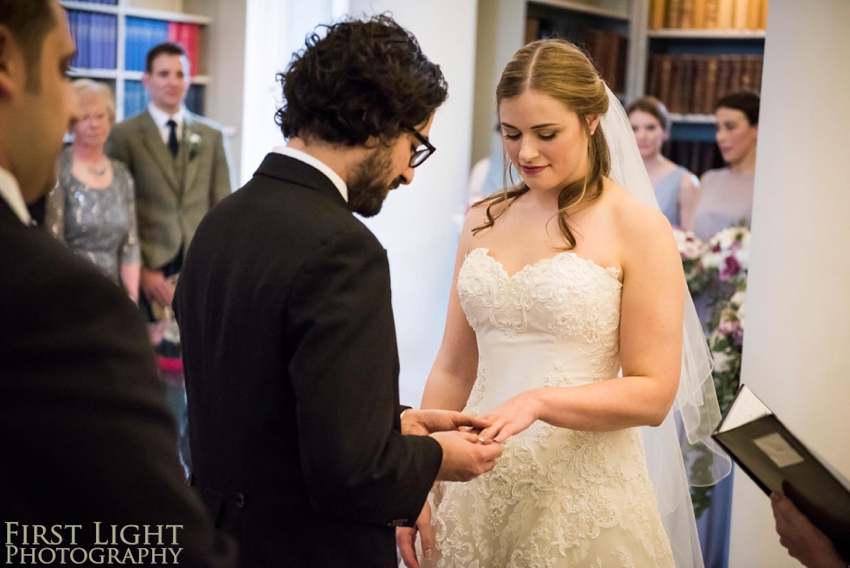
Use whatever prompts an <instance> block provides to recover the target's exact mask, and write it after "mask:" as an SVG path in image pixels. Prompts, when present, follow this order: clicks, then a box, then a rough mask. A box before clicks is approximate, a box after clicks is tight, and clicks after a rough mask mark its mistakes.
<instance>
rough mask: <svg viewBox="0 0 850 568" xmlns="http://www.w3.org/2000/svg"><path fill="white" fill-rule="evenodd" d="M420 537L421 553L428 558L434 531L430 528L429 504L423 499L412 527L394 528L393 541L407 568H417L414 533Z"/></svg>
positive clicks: (430, 555)
mask: <svg viewBox="0 0 850 568" xmlns="http://www.w3.org/2000/svg"><path fill="white" fill-rule="evenodd" d="M417 531H418V532H419V537H420V538H421V539H422V553H423V556H425V558H427V559H430V558H431V557H432V556H433V555H434V532H433V530H432V529H431V505H429V504H428V501H425V506H424V507H422V512H421V513H419V518H417V519H416V525H414V526H413V527H397V528H396V530H395V542H396V546H398V551H399V553H400V554H401V560H402V561H403V562H404V565H405V566H406V567H407V568H419V559H418V558H416V533H417Z"/></svg>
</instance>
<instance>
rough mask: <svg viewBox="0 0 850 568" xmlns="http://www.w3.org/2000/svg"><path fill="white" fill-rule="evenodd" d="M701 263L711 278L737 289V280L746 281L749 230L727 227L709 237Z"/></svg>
mask: <svg viewBox="0 0 850 568" xmlns="http://www.w3.org/2000/svg"><path fill="white" fill-rule="evenodd" d="M702 264H703V267H705V270H706V271H707V272H708V273H709V278H710V279H711V280H715V281H718V282H723V283H729V286H731V289H733V290H737V287H738V284H739V282H740V281H746V279H747V271H748V270H749V267H750V230H749V229H747V228H746V227H729V228H728V229H723V230H722V231H720V232H719V233H717V234H716V235H714V236H713V237H711V238H710V239H709V240H708V245H707V247H706V249H705V252H704V253H703V255H702ZM733 293H734V292H733Z"/></svg>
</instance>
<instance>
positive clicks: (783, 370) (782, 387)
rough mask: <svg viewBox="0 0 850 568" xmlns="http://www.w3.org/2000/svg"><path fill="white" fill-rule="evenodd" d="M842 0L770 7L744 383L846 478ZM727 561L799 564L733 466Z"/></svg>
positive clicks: (848, 204) (846, 136) (848, 77)
mask: <svg viewBox="0 0 850 568" xmlns="http://www.w3.org/2000/svg"><path fill="white" fill-rule="evenodd" d="M848 29H850V2H847V0H819V1H818V2H799V0H771V2H770V16H769V19H768V29H767V40H766V45H765V69H764V81H763V95H762V106H761V117H760V120H759V123H760V126H759V143H758V163H757V167H756V181H755V184H756V187H755V203H754V206H753V211H754V212H753V238H752V254H751V259H752V262H751V270H750V281H749V293H748V302H747V321H746V325H747V328H746V340H745V343H744V360H743V361H744V367H743V376H742V380H743V382H744V383H746V384H747V385H748V386H749V387H750V388H752V390H753V391H754V392H755V393H756V394H758V395H759V396H760V397H761V398H762V399H763V400H764V401H765V403H766V404H767V405H768V406H770V407H771V408H772V409H773V410H774V412H775V413H776V414H777V416H778V417H779V418H780V419H781V420H782V421H783V422H784V423H785V424H786V425H787V426H788V427H789V428H790V429H791V430H792V431H793V432H794V433H796V434H797V435H798V436H799V437H800V438H801V440H802V441H803V442H804V443H806V444H807V445H808V446H809V447H811V448H812V449H814V450H815V451H817V452H818V453H820V454H821V455H823V456H824V457H825V458H826V459H827V460H829V461H830V462H832V464H833V465H834V466H835V467H836V468H837V469H838V470H839V471H841V472H842V473H843V474H844V475H850V450H848V443H847V439H848V434H850V412H848V401H850V377H848V365H847V348H848V344H850V290H848V282H850V248H848V242H850V188H848V182H847V180H848V173H847V164H848V150H850V96H848V93H850V63H848V59H847V58H848V54H850V34H848V33H847V30H848ZM737 473H738V475H737V476H736V478H735V492H734V503H733V513H732V544H731V557H730V562H729V565H730V566H732V567H739V566H740V567H744V566H747V567H749V566H771V567H779V568H781V567H783V566H799V563H797V562H796V561H795V560H793V559H791V558H790V557H789V556H788V555H787V553H786V552H785V550H784V549H783V548H781V547H780V546H779V542H778V541H779V539H778V537H777V536H776V533H775V531H774V524H773V516H772V514H771V509H770V503H769V500H768V498H767V497H766V496H765V495H764V494H763V493H761V491H760V490H759V489H757V488H756V486H755V484H753V483H752V482H751V481H750V480H749V478H747V476H746V475H745V474H743V473H742V472H741V471H740V470H738V472H737Z"/></svg>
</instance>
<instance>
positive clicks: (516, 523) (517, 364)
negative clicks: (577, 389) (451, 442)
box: [420, 248, 675, 568]
mask: <svg viewBox="0 0 850 568" xmlns="http://www.w3.org/2000/svg"><path fill="white" fill-rule="evenodd" d="M457 287H458V293H459V295H460V300H461V304H462V306H463V309H464V311H465V313H466V316H467V319H468V320H469V323H470V325H471V326H472V328H473V329H474V330H475V333H476V336H477V340H478V350H479V356H480V360H479V366H478V378H477V380H476V381H475V386H474V387H473V389H472V393H471V394H470V397H469V402H468V404H467V406H466V409H465V412H471V413H474V414H485V413H486V412H487V411H488V410H490V409H492V408H494V407H496V406H498V405H499V404H500V403H502V402H504V401H505V400H507V399H509V398H510V397H512V396H514V395H516V394H519V393H521V392H523V391H527V390H529V389H533V388H537V387H546V386H551V387H555V386H570V385H582V384H587V383H591V382H595V381H602V380H606V379H610V378H613V377H616V376H617V374H618V372H619V368H620V361H619V322H620V296H621V288H622V284H621V283H620V282H619V280H618V271H617V270H616V269H614V268H603V267H600V266H598V265H596V264H594V263H593V262H592V261H589V260H586V259H583V258H580V257H578V256H577V255H575V254H574V253H572V252H562V253H560V254H558V255H556V256H555V257H554V258H551V259H543V260H541V261H539V262H537V263H535V264H533V265H529V266H526V267H525V268H523V269H522V270H520V271H519V272H517V273H516V274H514V275H513V276H509V275H508V274H507V272H505V270H504V268H503V267H502V266H501V265H500V264H499V262H498V261H496V260H495V259H494V258H493V257H491V256H490V255H489V254H488V251H487V249H483V248H478V249H475V250H473V251H472V252H471V253H470V254H469V255H468V256H467V257H466V260H465V261H464V263H463V266H462V267H461V270H460V272H459V274H458V282H457ZM432 503H433V521H432V522H433V526H434V531H435V536H436V540H437V550H436V551H435V555H434V560H433V562H429V563H428V564H431V565H434V566H437V567H438V568H496V567H510V568H543V567H566V566H570V567H586V568H608V567H618V568H627V567H639V568H647V567H662V566H665V567H666V566H674V565H675V564H674V560H673V555H672V552H671V548H670V542H669V540H668V538H667V535H666V533H665V532H664V529H663V527H662V524H661V519H660V517H659V513H658V506H657V503H656V497H655V494H654V492H653V489H652V485H651V483H650V480H649V477H648V475H647V470H646V458H645V455H644V450H643V444H642V441H641V437H640V434H639V432H638V430H636V429H627V430H619V431H615V432H602V433H594V432H578V431H573V430H567V429H564V428H555V427H553V426H550V425H548V424H545V423H543V422H536V423H535V424H533V425H532V426H531V427H530V428H529V429H528V430H526V431H525V432H523V433H522V434H519V435H517V436H514V437H513V438H511V439H509V440H508V441H507V442H506V443H505V444H503V455H502V457H501V458H499V460H498V461H497V465H496V467H495V469H494V470H493V471H491V472H490V473H488V474H485V475H482V476H481V477H479V478H477V479H475V480H473V481H471V482H468V483H441V484H439V486H438V488H437V490H436V492H435V495H434V498H433V501H432ZM420 558H422V556H421V555H420Z"/></svg>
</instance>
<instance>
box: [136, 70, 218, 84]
mask: <svg viewBox="0 0 850 568" xmlns="http://www.w3.org/2000/svg"><path fill="white" fill-rule="evenodd" d="M142 75H144V72H142V71H124V72H123V73H122V76H123V77H124V79H125V80H127V81H141V80H142ZM191 83H192V84H193V85H209V83H210V78H209V76H207V75H195V76H194V77H192V80H191Z"/></svg>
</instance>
